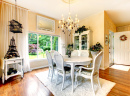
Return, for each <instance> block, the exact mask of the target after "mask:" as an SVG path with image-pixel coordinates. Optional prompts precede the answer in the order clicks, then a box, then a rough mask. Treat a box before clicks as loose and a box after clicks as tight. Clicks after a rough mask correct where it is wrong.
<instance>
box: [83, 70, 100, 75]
mask: <svg viewBox="0 0 130 96" xmlns="http://www.w3.org/2000/svg"><path fill="white" fill-rule="evenodd" d="M81 74H84V75H88V76H91V74H92V70H87V69H82V71H81ZM96 74H97V72H95V73H94V74H93V76H94V75H96Z"/></svg>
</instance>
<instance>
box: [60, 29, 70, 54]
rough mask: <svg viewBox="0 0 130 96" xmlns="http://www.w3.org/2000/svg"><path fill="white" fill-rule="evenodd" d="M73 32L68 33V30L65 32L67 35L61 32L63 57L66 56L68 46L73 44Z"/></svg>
mask: <svg viewBox="0 0 130 96" xmlns="http://www.w3.org/2000/svg"><path fill="white" fill-rule="evenodd" d="M72 34H73V33H72V31H71V34H70V32H68V30H65V34H64V32H62V31H61V32H60V38H61V41H60V53H61V54H62V55H66V50H67V46H68V44H72V38H73V37H72V36H73V35H72Z"/></svg>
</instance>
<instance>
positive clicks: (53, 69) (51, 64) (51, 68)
mask: <svg viewBox="0 0 130 96" xmlns="http://www.w3.org/2000/svg"><path fill="white" fill-rule="evenodd" d="M46 56H47V60H48V65H49V72H48V77H49V75H50V71H51V81H52V79H53V74H54V73H55V72H54V71H55V69H56V65H55V64H54V63H53V60H52V56H51V54H50V53H49V52H48V51H46Z"/></svg>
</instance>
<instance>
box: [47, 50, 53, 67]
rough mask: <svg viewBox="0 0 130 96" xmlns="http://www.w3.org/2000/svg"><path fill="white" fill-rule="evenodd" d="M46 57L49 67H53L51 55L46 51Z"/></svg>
mask: <svg viewBox="0 0 130 96" xmlns="http://www.w3.org/2000/svg"><path fill="white" fill-rule="evenodd" d="M46 56H47V60H48V64H49V66H51V67H53V60H52V57H51V54H50V53H49V52H48V51H46Z"/></svg>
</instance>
